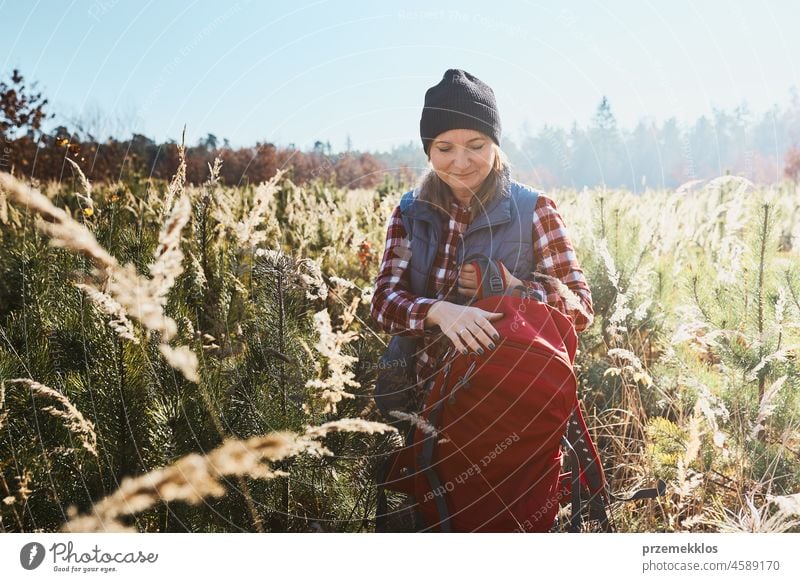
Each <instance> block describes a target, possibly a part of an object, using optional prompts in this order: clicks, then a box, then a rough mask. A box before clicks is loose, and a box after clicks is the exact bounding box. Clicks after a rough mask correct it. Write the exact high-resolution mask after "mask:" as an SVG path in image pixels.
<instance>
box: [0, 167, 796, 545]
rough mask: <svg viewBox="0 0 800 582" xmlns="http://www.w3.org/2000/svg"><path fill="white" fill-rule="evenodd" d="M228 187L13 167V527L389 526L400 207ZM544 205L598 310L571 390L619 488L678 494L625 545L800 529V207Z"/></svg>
mask: <svg viewBox="0 0 800 582" xmlns="http://www.w3.org/2000/svg"><path fill="white" fill-rule="evenodd" d="M219 176H220V164H219V163H216V164H212V165H211V166H210V167H209V179H208V181H207V183H206V184H204V185H203V186H201V187H192V186H188V185H187V184H186V183H185V165H184V164H183V163H179V166H178V172H177V174H176V176H175V177H174V178H173V179H172V181H171V182H170V183H168V184H167V183H165V184H163V185H158V184H151V185H150V186H149V187H147V188H144V187H141V186H137V187H136V188H134V189H132V188H131V187H130V186H129V185H126V184H124V183H117V184H98V185H94V186H92V185H90V184H89V182H88V181H87V180H85V179H84V178H81V179H79V180H78V181H77V183H78V184H79V185H80V189H81V191H80V192H73V191H70V190H69V189H67V188H65V187H63V186H61V185H59V184H52V183H48V184H38V185H36V184H35V185H33V187H31V185H28V184H24V183H22V182H19V181H18V180H16V179H14V178H13V177H11V176H10V175H8V174H0V237H2V250H0V380H2V381H3V382H2V383H0V499H2V503H0V531H59V530H68V531H87V530H92V531H97V530H100V531H102V530H127V529H134V530H137V531H369V530H370V529H371V528H372V521H371V520H372V518H373V517H374V511H375V490H374V487H373V485H372V476H373V473H374V471H375V467H376V464H377V463H378V459H379V458H380V455H381V454H382V453H384V452H386V451H388V450H389V449H391V448H392V447H394V446H396V445H397V439H398V436H397V435H396V433H394V431H393V429H390V428H389V427H387V426H386V425H383V424H380V423H379V422H378V421H387V422H388V421H392V420H394V419H381V418H380V417H379V414H378V413H377V412H376V410H375V408H374V406H373V404H372V401H371V397H370V394H371V389H372V383H373V382H374V379H375V373H376V369H375V365H374V362H377V359H378V357H379V356H380V354H381V353H382V351H383V347H384V346H385V344H386V337H385V336H384V335H383V334H381V333H378V332H376V330H375V327H374V326H373V325H372V324H371V322H369V321H368V312H369V301H370V296H371V292H372V282H373V280H374V276H375V273H376V270H377V267H378V261H379V259H380V254H381V250H382V244H383V237H384V234H385V230H384V228H385V221H386V219H387V218H388V216H389V214H390V212H391V210H392V208H393V206H394V205H395V204H396V202H397V200H398V198H399V195H400V194H401V193H400V192H394V193H389V194H386V193H385V192H383V191H373V190H340V189H330V188H326V187H324V186H320V185H313V186H309V187H305V188H299V187H297V186H295V185H294V184H293V183H292V182H291V181H289V180H288V179H287V178H286V176H284V175H282V174H281V173H278V174H277V175H276V176H275V177H274V178H273V179H271V180H270V181H268V182H265V183H262V184H260V185H258V186H247V187H228V186H224V185H223V184H222V183H221V180H220V179H219ZM552 195H553V196H554V197H555V198H556V199H557V201H558V203H559V207H560V208H561V211H562V214H563V216H564V217H565V219H566V220H567V223H568V225H569V227H570V230H571V235H572V238H573V241H574V243H575V245H576V248H577V252H578V256H579V259H580V260H581V263H582V265H583V267H584V271H585V273H586V275H587V278H588V280H589V284H590V287H591V289H592V292H593V296H594V304H595V312H596V319H595V323H594V325H593V326H592V328H591V329H590V330H589V331H587V332H586V333H584V334H582V335H581V345H580V353H579V356H578V369H579V377H580V391H581V397H582V399H583V401H584V404H585V407H586V410H587V412H588V417H589V424H590V427H591V429H592V431H593V433H594V435H595V436H596V439H597V442H598V445H599V447H600V449H601V451H602V456H603V459H604V463H605V466H606V470H607V474H608V475H609V477H610V480H611V484H612V487H613V489H614V490H615V491H618V492H624V491H626V490H629V489H633V488H636V487H640V486H647V485H650V484H652V482H654V481H655V479H657V478H661V479H664V480H666V481H667V482H668V485H669V488H668V493H667V496H666V497H664V498H661V499H659V500H655V501H642V502H637V503H638V504H637V505H634V504H630V505H627V506H618V507H615V509H614V511H613V518H614V521H615V524H616V526H617V528H618V529H619V530H621V531H686V530H690V531H742V530H744V531H786V530H796V529H797V527H798V522H797V520H796V516H797V514H798V505H800V503H798V497H797V496H798V485H797V484H798V482H800V458H799V456H800V420H799V419H798V411H800V408H799V407H798V406H799V403H798V397H797V392H798V388H800V376H798V361H797V351H798V345H799V340H800V331H799V328H800V267H799V266H798V265H799V264H800V263H799V262H798V249H800V216H798V213H799V212H800V194H799V193H798V192H797V191H796V190H795V189H794V187H791V186H789V185H786V186H784V187H782V188H774V189H759V188H754V187H752V185H750V184H749V183H747V182H746V181H745V180H743V179H738V178H734V177H726V178H720V179H718V180H714V181H712V182H708V183H693V184H687V185H685V186H684V187H682V188H681V189H679V190H677V191H674V192H664V191H648V192H647V193H646V194H644V195H643V196H633V195H632V194H630V193H627V192H624V191H612V192H606V191H601V190H592V191H589V190H585V191H583V192H574V191H558V192H553V193H552ZM329 433H330V434H329ZM372 433H375V434H372ZM323 438H324V439H325V441H324V444H323V442H322V441H321V439H323ZM391 501H392V503H393V504H397V503H399V501H398V499H394V498H393V499H392V500H391Z"/></svg>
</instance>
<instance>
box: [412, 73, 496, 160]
mask: <svg viewBox="0 0 800 582" xmlns="http://www.w3.org/2000/svg"><path fill="white" fill-rule="evenodd" d="M451 129H474V130H475V131H480V132H481V133H485V134H486V135H488V136H489V137H490V138H492V141H494V143H496V144H497V145H500V134H501V131H502V128H501V125H500V115H499V113H498V111H497V102H496V101H495V99H494V92H493V91H492V88H491V87H489V85H487V84H486V83H484V82H483V81H481V80H480V79H478V78H477V77H475V76H474V75H470V74H469V73H467V72H466V71H462V70H461V69H448V70H447V71H446V72H445V74H444V77H442V80H441V81H439V83H438V84H437V85H434V86H433V87H431V88H430V89H428V90H427V92H426V93H425V105H424V107H423V108H422V117H421V118H420V120H419V133H420V137H421V138H422V147H423V148H424V149H425V154H428V153H429V151H430V147H431V144H432V143H433V140H434V139H435V138H436V136H437V135H439V134H441V133H444V132H445V131H449V130H451Z"/></svg>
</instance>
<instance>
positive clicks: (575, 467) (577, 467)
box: [561, 437, 583, 533]
mask: <svg viewBox="0 0 800 582" xmlns="http://www.w3.org/2000/svg"><path fill="white" fill-rule="evenodd" d="M561 444H562V445H563V446H564V448H565V449H567V454H568V455H569V464H570V468H571V469H572V477H571V480H572V512H571V513H570V516H569V531H570V532H571V533H578V532H580V531H581V524H582V522H583V517H582V516H581V463H580V460H579V459H578V453H577V452H575V449H574V448H573V446H572V444H571V443H570V442H569V441H568V440H567V438H566V437H561Z"/></svg>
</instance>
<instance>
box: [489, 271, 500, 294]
mask: <svg viewBox="0 0 800 582" xmlns="http://www.w3.org/2000/svg"><path fill="white" fill-rule="evenodd" d="M489 288H490V289H491V290H492V293H497V294H499V293H502V292H503V279H501V278H500V277H499V276H497V275H495V276H494V277H492V278H491V279H489Z"/></svg>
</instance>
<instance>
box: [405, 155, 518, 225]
mask: <svg viewBox="0 0 800 582" xmlns="http://www.w3.org/2000/svg"><path fill="white" fill-rule="evenodd" d="M492 148H493V149H494V154H495V155H494V164H493V165H492V169H491V171H490V172H489V175H488V176H486V179H485V180H484V181H483V184H481V186H480V188H478V191H477V192H475V198H476V200H475V201H474V202H473V203H472V207H471V210H470V221H472V220H474V219H475V217H476V216H477V215H478V214H479V213H480V212H481V211H482V210H483V209H484V208H486V206H487V205H488V204H489V203H490V202H491V201H492V200H493V199H494V198H495V197H496V196H498V195H503V193H504V188H499V187H498V186H499V185H501V184H504V183H506V182H507V181H508V179H509V175H510V170H511V168H510V164H509V161H508V158H507V157H506V154H505V152H503V150H502V149H500V146H499V145H497V144H496V143H494V142H492ZM428 161H430V156H428ZM418 188H419V195H418V199H420V200H423V201H425V202H428V203H430V204H431V205H432V206H433V207H434V208H435V209H436V211H437V212H438V213H440V214H441V215H443V216H449V215H450V203H451V202H452V201H453V191H452V190H451V189H450V186H448V185H447V183H446V182H445V181H444V180H442V179H441V178H440V177H439V175H438V174H437V173H436V171H435V170H434V169H433V168H431V169H430V170H428V172H426V173H425V174H424V175H423V176H422V178H421V179H420V181H419V183H418ZM475 202H477V204H476V203H475Z"/></svg>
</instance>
